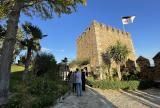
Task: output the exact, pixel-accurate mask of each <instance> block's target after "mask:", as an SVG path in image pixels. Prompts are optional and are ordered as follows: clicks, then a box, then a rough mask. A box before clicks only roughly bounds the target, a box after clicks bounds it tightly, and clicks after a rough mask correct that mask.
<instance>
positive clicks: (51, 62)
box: [33, 53, 57, 76]
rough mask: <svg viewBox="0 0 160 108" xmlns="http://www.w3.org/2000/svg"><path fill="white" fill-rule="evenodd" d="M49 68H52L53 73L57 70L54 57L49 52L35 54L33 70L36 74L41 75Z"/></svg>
mask: <svg viewBox="0 0 160 108" xmlns="http://www.w3.org/2000/svg"><path fill="white" fill-rule="evenodd" d="M50 70H52V72H53V73H54V72H55V71H56V70H57V64H56V60H55V57H54V56H53V55H52V54H49V53H40V54H37V55H36V57H35V58H34V63H33V71H34V72H35V73H36V75H37V76H40V75H43V74H44V73H46V72H48V71H50Z"/></svg>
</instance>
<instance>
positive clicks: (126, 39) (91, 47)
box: [77, 21, 136, 67]
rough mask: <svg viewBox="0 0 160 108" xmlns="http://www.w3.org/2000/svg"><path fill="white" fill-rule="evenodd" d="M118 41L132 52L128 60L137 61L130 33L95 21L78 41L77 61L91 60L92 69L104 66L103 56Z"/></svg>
mask: <svg viewBox="0 0 160 108" xmlns="http://www.w3.org/2000/svg"><path fill="white" fill-rule="evenodd" d="M117 41H120V42H122V43H123V44H126V45H127V47H128V49H129V51H130V53H129V56H128V59H130V60H133V61H135V60H136V55H135V50H134V47H133V43H132V39H131V35H130V34H129V33H127V32H123V31H121V30H118V29H115V28H112V27H110V26H106V25H104V24H101V23H98V22H96V21H93V22H92V24H91V26H90V27H89V28H87V29H86V31H85V32H83V33H82V35H81V36H80V37H79V38H78V39H77V59H80V60H82V59H89V60H90V65H91V66H92V67H96V66H99V65H101V64H102V57H101V54H102V53H103V52H105V51H106V50H107V48H108V47H110V46H111V45H115V44H116V42H117Z"/></svg>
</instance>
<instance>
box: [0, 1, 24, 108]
mask: <svg viewBox="0 0 160 108" xmlns="http://www.w3.org/2000/svg"><path fill="white" fill-rule="evenodd" d="M22 6H23V2H22V0H16V1H15V5H14V6H13V8H12V11H11V12H10V14H9V16H8V21H7V34H6V38H5V40H4V43H3V48H2V53H1V54H2V55H1V61H0V105H2V104H5V103H6V102H7V100H8V92H9V79H10V70H11V62H12V57H13V50H14V45H15V42H16V34H17V29H18V22H19V17H20V11H21V8H22Z"/></svg>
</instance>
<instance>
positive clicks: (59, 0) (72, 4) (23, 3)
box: [0, 0, 85, 105]
mask: <svg viewBox="0 0 160 108" xmlns="http://www.w3.org/2000/svg"><path fill="white" fill-rule="evenodd" d="M84 3H85V0H3V1H0V12H1V13H3V12H4V13H3V15H0V19H2V18H7V19H8V21H7V32H6V38H5V40H4V42H3V48H2V55H1V56H2V57H1V61H0V87H1V88H0V105H1V104H4V103H6V102H7V99H8V90H9V76H10V70H11V61H12V57H13V50H14V45H15V43H16V34H17V29H18V22H19V18H20V13H21V12H23V13H24V14H25V15H28V16H31V17H32V16H35V15H37V16H40V17H41V18H42V19H50V18H52V17H53V16H54V15H55V14H57V15H58V16H60V15H61V14H71V13H72V12H73V11H75V10H76V6H77V4H84Z"/></svg>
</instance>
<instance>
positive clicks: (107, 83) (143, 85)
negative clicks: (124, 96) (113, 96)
mask: <svg viewBox="0 0 160 108" xmlns="http://www.w3.org/2000/svg"><path fill="white" fill-rule="evenodd" d="M87 84H88V85H89V86H92V87H95V88H101V89H113V90H116V89H125V90H136V89H147V88H150V87H153V85H154V83H153V82H152V81H138V80H130V81H117V80H112V81H111V80H94V79H93V78H88V79H87Z"/></svg>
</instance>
